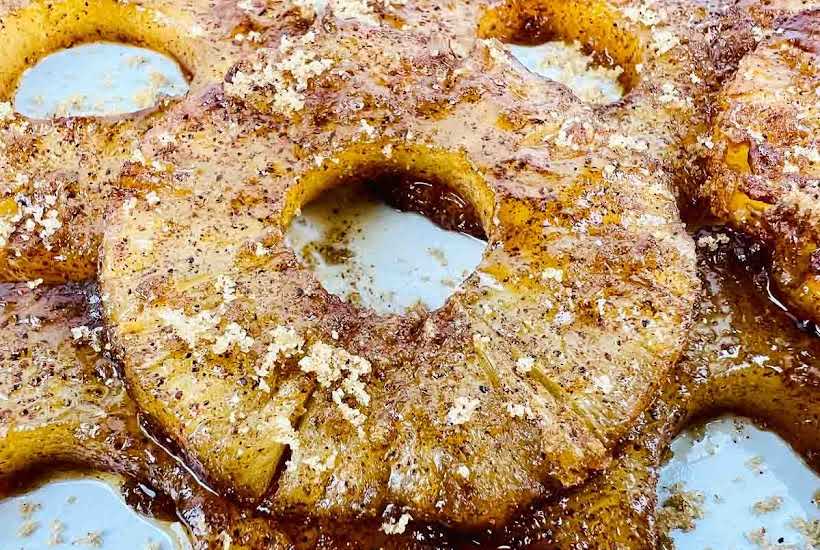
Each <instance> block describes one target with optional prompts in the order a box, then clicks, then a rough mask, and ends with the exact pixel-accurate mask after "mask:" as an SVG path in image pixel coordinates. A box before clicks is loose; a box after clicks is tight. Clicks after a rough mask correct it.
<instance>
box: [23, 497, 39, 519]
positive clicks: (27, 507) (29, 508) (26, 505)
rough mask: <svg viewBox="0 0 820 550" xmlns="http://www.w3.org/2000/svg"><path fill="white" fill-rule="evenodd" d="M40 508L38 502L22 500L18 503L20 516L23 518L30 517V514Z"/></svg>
mask: <svg viewBox="0 0 820 550" xmlns="http://www.w3.org/2000/svg"><path fill="white" fill-rule="evenodd" d="M40 508H42V506H41V505H40V503H38V502H31V501H30V500H24V501H23V502H21V503H20V517H21V518H23V519H31V516H32V515H34V513H35V512H36V511H37V510H39V509H40Z"/></svg>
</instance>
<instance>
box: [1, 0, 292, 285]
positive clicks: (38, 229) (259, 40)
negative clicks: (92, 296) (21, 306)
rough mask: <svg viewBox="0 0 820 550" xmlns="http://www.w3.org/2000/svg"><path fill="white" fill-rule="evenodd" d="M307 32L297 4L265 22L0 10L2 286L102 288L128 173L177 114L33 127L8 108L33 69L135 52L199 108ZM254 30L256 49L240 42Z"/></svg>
mask: <svg viewBox="0 0 820 550" xmlns="http://www.w3.org/2000/svg"><path fill="white" fill-rule="evenodd" d="M257 12H259V13H257ZM307 24H308V21H306V20H305V19H304V18H303V17H302V15H301V14H300V12H299V10H297V9H296V8H295V7H293V6H291V5H290V4H287V6H286V5H285V4H279V5H278V6H274V7H271V8H270V9H268V10H267V11H266V12H264V13H262V9H261V8H259V9H256V8H252V7H248V6H245V7H244V8H240V7H239V6H237V5H236V4H235V3H233V2H230V1H226V0H219V1H218V2H216V3H213V2H206V1H202V0H185V1H165V0H149V1H147V2H139V3H136V2H133V3H132V2H118V1H116V0H92V1H85V0H59V1H57V2H49V1H45V0H43V1H40V0H25V1H23V2H18V1H16V0H4V1H2V2H0V40H2V41H3V43H4V44H5V45H6V46H5V47H4V48H3V50H2V52H0V141H2V143H3V144H4V145H5V148H4V151H3V153H2V155H0V169H1V170H2V172H3V174H4V177H3V179H2V181H1V182H0V280H3V281H22V280H32V279H37V278H42V279H43V280H44V281H46V282H50V283H60V282H65V281H81V280H85V279H89V278H92V277H94V276H96V273H97V261H98V252H97V251H98V248H99V244H100V237H101V234H102V227H103V221H102V220H103V217H104V213H105V210H106V208H107V204H108V203H109V202H110V201H111V200H112V197H113V196H115V195H116V193H117V189H118V182H119V181H120V175H121V173H122V172H123V166H127V164H128V163H129V162H130V161H132V160H134V155H135V149H136V145H135V144H138V143H139V140H140V137H141V136H142V134H143V133H144V132H145V131H146V130H147V129H149V128H151V127H152V126H153V125H154V124H156V123H157V122H158V121H159V120H161V119H162V118H163V116H165V112H166V111H167V107H168V104H169V101H168V100H165V101H163V102H162V103H161V104H159V105H158V106H156V107H153V108H149V109H146V110H144V111H141V112H139V113H135V114H133V115H128V116H110V117H89V118H76V117H70V118H58V119H55V120H31V119H27V118H25V117H22V116H19V115H16V114H14V113H13V109H12V106H11V103H10V101H11V100H12V96H13V93H14V90H15V88H16V84H17V79H18V77H19V76H20V75H21V74H22V72H23V71H24V70H25V69H26V68H27V67H29V66H31V65H33V64H34V63H35V62H36V61H37V60H39V59H41V58H42V57H44V56H46V55H48V54H49V53H51V52H54V51H56V50H58V49H60V48H65V47H70V46H72V45H75V44H78V43H83V42H93V41H100V40H110V41H118V42H127V43H132V44H136V45H140V46H145V47H148V48H152V49H155V50H157V51H159V52H163V53H166V54H168V55H170V56H171V57H173V58H174V59H176V61H177V62H179V64H180V66H181V68H182V70H183V72H184V73H186V74H187V75H188V76H189V77H190V82H189V87H190V94H191V95H194V96H198V95H201V94H202V93H204V91H205V90H208V89H210V88H212V87H214V86H217V85H219V84H220V83H221V81H222V79H223V78H224V75H225V73H226V71H227V70H228V69H229V68H230V66H231V65H232V64H234V63H235V62H236V60H237V59H239V58H240V57H241V56H243V55H247V54H248V53H249V52H252V51H253V50H254V49H256V48H259V47H263V46H264V45H265V44H266V43H269V42H278V40H279V37H280V36H281V35H282V33H285V32H287V33H293V32H301V31H303V30H304V28H305V27H306V25H307ZM42 29H47V32H44V31H43V30H42ZM248 29H255V30H254V32H256V33H257V34H256V35H254V40H247V39H244V40H242V41H239V40H237V39H236V38H237V37H238V36H240V35H241V36H242V37H245V36H246V35H247V34H248Z"/></svg>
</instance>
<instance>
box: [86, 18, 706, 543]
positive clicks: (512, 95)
mask: <svg viewBox="0 0 820 550" xmlns="http://www.w3.org/2000/svg"><path fill="white" fill-rule="evenodd" d="M438 40H439V37H430V36H429V35H425V34H421V33H412V32H399V31H395V30H391V29H388V28H385V27H376V26H371V25H370V24H368V23H367V22H365V23H362V22H355V21H352V22H351V21H340V20H337V19H335V18H334V17H333V16H332V15H330V14H329V15H328V16H327V17H325V18H324V19H323V20H321V21H319V22H318V23H317V24H316V25H315V26H314V27H313V29H312V30H311V32H309V33H307V34H305V35H303V36H302V37H298V38H288V39H287V40H284V41H283V42H282V44H281V45H280V47H279V48H277V49H270V50H262V51H260V52H259V54H258V56H257V57H255V58H253V59H249V60H248V61H246V62H243V63H240V64H239V65H238V66H237V67H235V68H234V69H233V70H232V71H231V72H230V73H229V75H228V77H227V80H226V83H225V86H224V91H223V92H222V93H213V94H206V95H204V96H202V97H199V98H191V99H190V100H189V101H188V102H187V103H186V104H184V105H181V106H179V108H176V109H173V110H172V111H171V112H170V113H169V116H168V117H167V118H166V119H165V120H164V122H163V123H162V124H159V125H157V126H156V127H155V128H154V129H152V131H151V132H149V133H148V134H147V135H146V137H145V138H144V139H143V140H142V142H141V153H142V155H143V156H144V157H145V159H146V162H145V164H144V165H133V166H131V168H130V171H129V174H128V182H129V185H130V186H131V187H135V188H139V189H142V190H144V193H146V194H138V195H137V196H135V197H129V198H127V199H125V200H124V201H122V202H121V203H120V204H119V205H118V206H117V207H116V208H115V209H114V210H113V211H112V213H111V214H110V215H109V217H108V218H107V220H106V226H107V227H106V230H105V235H104V238H103V246H102V261H101V272H100V281H101V286H102V289H103V293H104V296H105V298H106V302H105V305H106V314H107V319H108V323H109V326H110V330H111V335H112V342H113V345H114V347H115V349H116V350H117V352H118V353H119V355H120V358H121V360H122V362H123V366H124V372H125V375H126V377H127V379H128V382H129V386H130V388H131V393H132V395H133V396H134V398H135V399H136V401H137V402H138V403H139V405H140V407H141V408H142V409H143V410H145V411H146V412H148V413H149V414H150V415H151V416H152V417H153V418H154V419H155V420H157V422H158V423H159V424H160V425H161V426H162V427H163V428H164V429H165V430H166V431H167V432H168V434H169V435H170V436H171V437H173V438H174V439H175V441H177V443H178V444H179V445H180V447H181V448H182V449H184V451H185V452H186V454H187V457H188V459H189V461H190V462H191V463H192V464H194V465H195V466H196V467H197V468H199V469H200V470H201V471H202V472H203V474H204V475H205V476H206V477H207V478H208V479H209V480H210V481H211V482H212V483H214V484H215V485H216V486H217V487H219V488H220V489H222V490H224V491H230V492H233V493H234V494H235V495H236V496H238V497H240V498H246V499H251V500H254V501H256V500H258V499H259V498H260V497H262V496H265V499H266V505H267V506H269V507H271V508H272V509H274V510H277V511H279V512H283V513H304V514H308V515H311V516H314V517H332V518H336V519H339V518H351V517H375V516H378V515H380V514H381V513H382V511H383V510H384V509H385V507H386V506H387V505H388V504H390V505H393V506H392V509H398V510H402V511H403V513H406V514H409V515H410V516H412V517H413V518H415V519H423V520H435V521H443V522H447V523H449V524H451V525H454V526H457V527H459V528H471V527H477V526H483V525H487V524H492V523H496V522H501V521H504V520H505V519H506V518H508V517H509V516H510V514H512V513H513V512H514V511H515V510H516V509H518V508H519V507H520V506H521V505H523V504H526V503H527V502H530V501H531V500H533V499H534V498H536V497H539V496H543V495H547V494H551V493H552V492H554V491H555V490H556V489H561V488H565V487H569V486H573V485H576V484H578V483H580V482H581V481H583V480H584V479H585V478H586V477H587V476H588V475H589V473H590V472H592V471H594V470H597V469H600V468H602V467H604V466H605V465H606V464H607V463H608V457H609V453H610V450H611V448H612V446H613V445H614V443H615V441H617V440H618V439H619V438H620V437H621V436H622V435H623V434H624V433H625V432H626V430H627V429H628V428H629V427H630V425H631V424H632V422H633V421H634V419H635V418H636V417H637V416H638V415H639V414H640V412H641V411H642V410H643V409H644V408H645V406H646V404H647V402H648V401H649V399H650V398H651V396H652V394H653V392H654V391H655V389H656V388H657V387H658V385H659V384H660V383H661V381H662V380H663V379H664V378H665V377H666V375H667V373H668V369H669V367H670V366H671V365H672V364H673V363H674V362H675V360H676V359H677V357H678V354H679V352H680V350H681V348H682V343H683V340H684V336H685V331H686V328H687V326H688V323H689V315H690V310H691V306H692V303H693V299H694V297H695V296H696V292H695V289H696V288H697V281H696V277H695V274H694V250H693V245H692V242H691V239H690V238H689V237H688V236H687V235H686V234H685V232H684V231H683V227H682V224H681V223H680V221H679V217H678V211H677V207H676V204H675V199H674V195H673V193H672V182H671V178H670V176H668V175H667V173H666V172H665V171H664V170H663V167H664V159H663V158H661V159H656V160H652V159H651V158H650V155H649V154H645V153H646V152H647V150H649V149H650V148H651V147H653V146H654V145H655V144H656V143H657V142H664V143H668V142H671V141H672V140H674V137H675V135H676V134H675V132H677V131H678V129H677V128H669V129H667V131H668V135H667V136H666V137H665V139H666V141H663V139H661V138H660V137H659V135H660V134H661V132H660V131H658V130H657V127H656V126H655V125H652V124H650V122H651V121H648V120H644V121H642V122H641V124H643V125H645V126H646V127H652V131H658V135H654V136H652V135H650V136H649V137H648V138H646V139H647V141H643V139H644V138H642V137H640V136H638V135H634V134H632V135H629V136H626V135H623V134H621V133H620V132H621V131H622V128H623V119H625V118H626V117H625V115H623V114H619V111H618V109H610V110H606V111H603V112H598V111H596V110H594V109H593V108H591V107H590V106H587V105H585V104H583V103H582V102H581V101H580V100H578V99H577V98H575V97H574V96H573V95H572V94H571V93H570V92H569V91H568V90H567V89H566V88H565V87H563V86H562V85H559V84H556V83H554V82H551V81H546V80H544V79H541V78H539V77H536V76H535V75H532V74H530V73H527V72H526V71H524V70H523V69H522V68H521V67H520V66H519V65H517V64H516V63H515V62H514V60H513V59H512V58H510V57H509V56H508V55H507V54H506V53H505V52H504V51H503V50H502V49H501V47H500V45H499V43H497V42H495V41H493V40H490V41H479V42H477V43H476V44H475V47H474V48H473V49H472V50H471V51H470V52H468V53H464V55H463V56H461V55H455V54H454V53H452V52H450V51H449V50H448V49H447V48H446V47H444V45H445V43H446V40H445V43H442V44H441V45H440V44H439V43H438V42H437V41H438ZM646 49H647V51H650V50H651V49H652V46H650V45H649V44H647V45H646ZM680 49H681V50H685V49H684V48H680ZM663 53H664V54H667V53H668V52H667V50H664V52H663ZM653 55H654V54H653ZM659 65H663V66H664V67H666V68H670V67H673V64H671V63H666V64H663V63H661V64H659ZM691 70H692V66H691V65H687V64H685V63H681V65H680V66H679V67H678V73H680V74H678V77H679V79H678V80H677V81H676V83H677V84H676V86H677V88H676V89H677V90H678V92H679V93H683V91H684V90H691V89H692V88H691V83H690V84H686V83H689V82H690V78H689V75H690V72H691ZM642 89H643V90H648V89H649V88H642ZM652 99H653V100H655V98H652ZM626 103H627V104H629V101H627V102H626ZM656 103H657V105H656V108H655V110H654V111H653V112H657V113H659V114H657V115H654V116H657V117H660V120H662V121H664V122H668V120H669V118H664V117H665V116H666V115H667V114H668V113H677V112H678V110H679V109H681V108H684V107H682V105H683V106H686V105H689V103H688V102H686V101H683V102H682V103H681V104H677V103H676V104H675V105H666V106H664V103H663V101H661V100H659V99H657V100H656ZM613 112H614V113H615V114H613ZM670 116H671V115H670ZM675 116H677V114H676V115H675ZM661 126H663V124H661ZM635 127H636V128H637V127H639V124H638V122H636V123H635ZM169 135H170V136H172V138H171V139H170V140H169V139H168V137H167V136H169ZM169 143H170V144H171V145H170V146H169V145H168V144H169ZM659 154H660V155H661V156H663V154H662V153H659ZM393 173H401V174H405V175H412V176H414V177H417V178H422V179H423V178H433V179H435V180H437V181H442V182H445V183H446V184H448V185H450V186H452V187H453V188H454V189H456V190H457V191H459V192H460V193H461V194H462V195H463V196H464V197H466V198H467V199H468V200H469V201H470V202H471V203H472V204H473V205H474V206H475V209H476V211H477V212H478V214H479V216H480V218H481V220H482V223H483V225H484V229H485V232H486V234H487V236H488V240H489V244H488V247H487V251H486V253H485V255H484V258H483V260H482V262H481V264H480V266H479V267H478V269H477V270H476V272H475V273H474V274H473V275H472V276H471V277H470V278H469V279H468V280H467V281H466V282H465V283H464V284H463V285H462V286H461V288H460V289H459V291H458V292H457V293H456V294H455V295H454V296H452V297H451V298H450V300H449V301H448V302H447V304H446V305H445V306H444V307H442V308H441V309H439V310H436V311H433V312H429V313H427V314H423V315H422V314H409V315H406V316H392V317H380V316H377V315H376V314H374V313H373V312H371V311H368V310H364V309H361V308H358V307H356V306H354V305H351V304H348V303H343V302H341V301H340V300H339V299H338V298H335V297H333V296H331V295H329V294H328V293H327V292H326V291H325V290H324V289H323V288H322V287H321V286H320V284H319V283H318V281H317V280H316V279H315V277H314V276H313V275H312V274H311V273H310V272H309V271H308V270H307V269H306V268H305V267H304V266H302V265H300V264H299V263H298V262H297V260H296V258H295V256H294V254H293V252H292V251H291V250H289V249H288V248H287V246H286V245H285V243H284V242H283V238H282V236H283V233H284V231H285V229H286V227H287V225H288V223H289V222H290V221H291V219H292V218H293V216H294V215H295V213H296V212H297V211H298V209H299V208H300V207H301V206H302V205H304V204H305V203H306V202H308V201H309V200H311V199H312V198H313V197H315V196H316V195H318V194H319V193H321V192H322V191H323V190H324V189H327V188H328V187H331V186H334V185H342V184H345V183H346V182H349V181H351V180H355V179H358V178H362V177H366V176H373V175H385V174H386V175H389V174H393ZM149 191H150V192H153V193H154V194H155V195H152V197H155V198H154V200H151V201H149V200H147V199H146V197H147V193H148V192H149ZM157 199H158V200H157ZM274 481H275V483H274ZM269 489H270V491H269ZM268 491H269V492H268Z"/></svg>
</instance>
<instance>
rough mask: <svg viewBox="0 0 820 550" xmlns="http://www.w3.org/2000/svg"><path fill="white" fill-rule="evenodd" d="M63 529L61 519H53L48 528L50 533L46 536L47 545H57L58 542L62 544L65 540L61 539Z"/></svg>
mask: <svg viewBox="0 0 820 550" xmlns="http://www.w3.org/2000/svg"><path fill="white" fill-rule="evenodd" d="M64 530H65V525H64V524H63V522H62V521H60V520H58V519H55V520H54V521H52V522H51V526H50V528H49V531H50V534H49V537H48V545H49V546H57V545H58V544H62V543H63V542H65V540H64V539H63V531H64Z"/></svg>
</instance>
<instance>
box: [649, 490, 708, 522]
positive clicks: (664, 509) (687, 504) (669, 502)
mask: <svg viewBox="0 0 820 550" xmlns="http://www.w3.org/2000/svg"><path fill="white" fill-rule="evenodd" d="M670 492H671V495H670V496H669V498H667V499H666V500H665V501H664V502H663V504H662V505H661V507H660V509H659V510H658V512H657V514H656V515H655V518H656V521H657V526H658V531H659V532H660V533H662V534H668V533H670V532H671V531H673V530H676V529H677V530H680V531H684V532H689V531H692V530H693V529H694V528H695V521H697V520H699V519H703V502H704V500H705V499H704V496H703V493H702V492H700V491H684V490H683V484H681V483H675V484H674V485H672V487H670Z"/></svg>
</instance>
